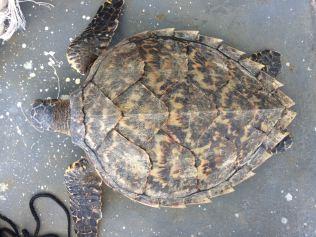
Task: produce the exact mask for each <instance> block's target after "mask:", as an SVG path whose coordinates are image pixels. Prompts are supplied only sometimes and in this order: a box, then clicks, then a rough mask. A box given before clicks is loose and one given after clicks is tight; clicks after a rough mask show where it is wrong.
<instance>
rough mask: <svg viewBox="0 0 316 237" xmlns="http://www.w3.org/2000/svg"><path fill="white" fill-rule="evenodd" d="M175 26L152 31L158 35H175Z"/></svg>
mask: <svg viewBox="0 0 316 237" xmlns="http://www.w3.org/2000/svg"><path fill="white" fill-rule="evenodd" d="M174 32H175V28H166V29H161V30H154V31H152V33H153V34H154V35H156V36H168V37H171V36H174Z"/></svg>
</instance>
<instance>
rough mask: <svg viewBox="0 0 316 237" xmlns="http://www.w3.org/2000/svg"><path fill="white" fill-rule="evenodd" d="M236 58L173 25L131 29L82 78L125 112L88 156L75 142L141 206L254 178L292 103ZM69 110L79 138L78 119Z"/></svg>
mask: <svg viewBox="0 0 316 237" xmlns="http://www.w3.org/2000/svg"><path fill="white" fill-rule="evenodd" d="M176 37H178V38H179V39H177V38H176ZM192 37H195V38H196V39H197V40H196V42H192V39H193V38H192ZM186 39H188V41H187V40H186ZM218 47H219V50H217V48H218ZM242 56H244V54H243V53H242V52H240V51H238V50H236V49H234V48H232V47H230V46H227V45H225V44H223V43H222V41H221V40H218V39H215V38H211V37H206V36H199V35H198V34H197V32H183V31H181V32H179V31H174V29H167V30H161V31H155V32H146V33H141V34H138V35H136V36H133V37H131V38H129V39H127V40H125V41H124V43H122V44H121V45H120V46H119V47H117V48H114V49H113V50H112V51H109V52H108V53H107V54H105V55H103V56H102V57H104V58H103V59H102V62H98V67H99V69H97V70H96V69H94V70H93V73H94V72H96V75H95V76H94V77H93V76H91V75H90V76H89V78H91V80H90V82H89V81H88V82H87V85H90V84H89V83H91V82H95V83H96V84H97V86H98V87H99V88H101V90H102V92H103V93H104V94H105V96H107V97H109V99H111V100H112V102H113V103H114V104H115V106H116V107H117V108H119V110H120V112H121V113H122V116H123V117H122V118H121V119H120V120H119V122H118V123H117V126H116V127H115V128H114V129H113V130H111V131H110V132H109V133H108V134H107V137H106V138H105V140H104V141H103V142H102V144H101V147H100V148H99V149H98V150H97V151H96V153H94V152H95V151H93V150H89V149H90V148H87V147H86V146H85V145H82V143H79V144H80V145H81V146H83V148H84V149H85V150H87V151H88V153H89V154H90V156H91V157H94V158H93V159H92V160H93V162H95V166H96V167H97V169H98V171H99V172H100V174H101V176H102V177H103V178H104V181H105V182H106V183H108V184H109V185H110V186H111V187H112V188H114V189H115V190H118V191H120V192H122V193H123V194H124V195H126V196H127V197H129V198H131V199H133V200H136V201H138V202H140V203H142V204H145V205H149V206H155V207H157V206H171V207H184V206H186V205H189V204H196V203H206V202H210V201H211V199H212V198H213V197H216V196H219V195H223V194H226V193H229V192H232V191H233V190H234V189H233V187H234V186H236V185H237V184H239V183H240V182H242V181H243V180H245V179H247V178H249V177H251V176H252V175H254V173H253V172H252V170H253V169H255V168H256V167H258V166H259V165H261V164H262V163H263V162H264V161H265V160H267V159H268V158H270V157H271V155H272V153H271V152H270V151H271V150H272V149H273V148H274V147H275V146H276V145H278V143H279V142H280V141H281V140H282V139H283V138H284V137H285V136H286V135H287V132H286V131H284V132H283V130H286V128H287V127H288V125H289V124H290V123H291V121H292V120H293V119H294V117H295V113H294V112H292V111H290V110H288V109H286V107H288V108H289V107H291V106H292V105H293V104H294V103H293V101H292V100H291V99H290V98H288V97H287V96H286V95H285V94H283V93H282V92H281V91H280V90H279V89H278V88H279V87H281V83H279V82H278V81H276V80H275V79H274V78H272V77H270V76H268V75H266V74H265V73H264V72H259V69H260V68H261V67H262V65H260V64H258V63H255V62H252V61H251V60H249V59H242V58H241V57H242ZM239 59H240V60H241V61H240V63H239V62H238V60H239ZM95 67H96V66H95ZM122 68H123V69H122ZM254 75H256V76H254ZM265 79H267V80H265ZM87 88H89V87H87ZM88 97H91V96H90V95H88V94H86V93H84V95H83V102H82V101H80V97H79V96H77V97H76V98H78V99H79V102H80V103H81V104H82V103H83V104H84V103H85V102H84V100H86V99H87V98H88ZM79 102H72V103H73V104H74V105H76V107H75V109H76V110H78V108H80V103H79ZM95 109H96V108H94V109H93V111H95ZM84 112H85V113H86V115H85V116H88V117H89V114H90V112H87V111H85V110H84ZM102 113H103V112H102ZM72 114H74V115H73V116H72V118H74V121H73V126H72V127H73V128H72V133H73V134H74V135H75V136H76V137H79V138H80V136H82V131H85V129H84V128H83V129H82V127H81V126H80V121H82V117H84V116H83V115H82V114H81V113H80V112H78V111H74V112H72ZM86 127H87V128H90V127H89V126H87V125H86ZM75 128H78V130H76V129H75ZM111 128H112V127H111ZM96 129H97V128H94V127H91V131H94V130H96ZM281 130H282V131H281ZM107 131H108V130H107ZM107 131H105V132H104V133H107ZM89 134H90V133H89V131H86V142H87V143H88V140H89V139H87V137H88V136H89ZM96 134H97V133H96ZM105 135H106V134H105ZM96 136H97V137H98V136H100V135H96ZM90 145H91V144H90Z"/></svg>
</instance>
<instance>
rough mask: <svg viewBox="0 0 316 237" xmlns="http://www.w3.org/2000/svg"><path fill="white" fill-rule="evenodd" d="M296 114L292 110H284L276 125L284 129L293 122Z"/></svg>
mask: <svg viewBox="0 0 316 237" xmlns="http://www.w3.org/2000/svg"><path fill="white" fill-rule="evenodd" d="M296 115H297V113H296V112H294V111H292V110H285V111H284V113H283V115H282V118H281V119H280V120H279V122H278V124H277V125H276V127H277V128H280V130H285V129H286V128H287V127H288V126H289V125H290V124H291V123H292V122H293V120H294V119H295V117H296Z"/></svg>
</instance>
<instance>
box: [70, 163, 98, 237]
mask: <svg viewBox="0 0 316 237" xmlns="http://www.w3.org/2000/svg"><path fill="white" fill-rule="evenodd" d="M65 183H66V188H67V190H68V193H69V199H70V211H71V215H72V218H73V221H74V224H75V232H76V234H77V236H78V237H88V236H89V237H96V236H98V222H99V220H100V219H101V218H102V212H101V206H102V203H101V191H102V190H101V184H102V181H101V178H100V176H99V175H98V174H97V173H96V171H95V169H94V167H92V166H91V165H90V164H89V162H88V160H87V159H81V160H79V161H77V162H75V163H73V164H72V165H70V166H69V167H68V169H67V170H66V173H65Z"/></svg>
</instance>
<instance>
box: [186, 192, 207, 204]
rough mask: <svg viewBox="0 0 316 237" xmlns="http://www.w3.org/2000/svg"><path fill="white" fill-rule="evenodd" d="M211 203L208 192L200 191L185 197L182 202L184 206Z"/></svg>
mask: <svg viewBox="0 0 316 237" xmlns="http://www.w3.org/2000/svg"><path fill="white" fill-rule="evenodd" d="M211 202H212V198H211V197H210V195H209V192H208V191H200V192H198V193H196V194H194V195H191V196H188V197H186V198H185V201H184V203H185V204H186V205H195V204H205V203H211Z"/></svg>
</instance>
